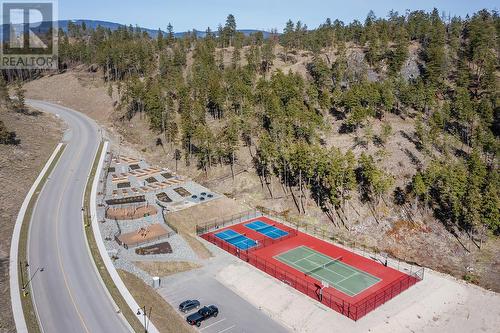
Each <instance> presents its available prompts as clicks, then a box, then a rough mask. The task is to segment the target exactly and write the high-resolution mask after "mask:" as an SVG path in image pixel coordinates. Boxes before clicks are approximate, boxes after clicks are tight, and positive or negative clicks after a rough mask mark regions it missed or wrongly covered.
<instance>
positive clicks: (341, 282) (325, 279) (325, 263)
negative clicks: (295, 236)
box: [274, 246, 380, 297]
mask: <svg viewBox="0 0 500 333" xmlns="http://www.w3.org/2000/svg"><path fill="white" fill-rule="evenodd" d="M274 258H275V259H276V260H279V261H281V262H282V263H284V264H286V265H288V266H291V267H293V268H295V269H296V270H298V271H300V272H302V273H304V274H306V275H309V276H311V277H314V278H315V279H317V280H318V281H320V282H322V283H323V284H324V285H326V287H333V288H335V289H337V290H339V291H341V292H343V293H344V294H346V295H348V296H351V297H353V296H356V295H357V294H359V293H361V292H363V291H364V290H365V289H367V288H369V287H371V286H373V285H374V284H376V283H377V282H379V281H380V279H379V278H377V277H375V276H373V275H371V274H368V273H366V272H364V271H362V270H359V269H357V268H354V267H352V266H350V265H347V264H345V263H343V262H342V259H343V258H342V257H338V258H332V257H329V256H327V255H324V254H322V253H320V252H318V251H315V250H313V249H311V248H309V247H307V246H298V247H296V248H294V249H291V250H289V251H286V252H283V253H280V254H279V255H277V256H275V257H274Z"/></svg>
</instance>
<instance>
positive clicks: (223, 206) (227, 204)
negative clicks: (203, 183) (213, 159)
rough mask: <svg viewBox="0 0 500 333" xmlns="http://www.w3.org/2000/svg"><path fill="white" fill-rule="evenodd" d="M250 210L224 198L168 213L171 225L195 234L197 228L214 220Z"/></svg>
mask: <svg viewBox="0 0 500 333" xmlns="http://www.w3.org/2000/svg"><path fill="white" fill-rule="evenodd" d="M248 209H249V208H248V207H246V206H243V205H242V204H239V203H238V202H236V201H235V200H233V199H229V198H226V197H222V198H219V199H215V200H212V201H208V202H206V203H203V204H200V205H196V206H193V207H190V208H189V209H183V210H180V211H177V212H172V213H168V215H167V218H168V220H169V222H170V223H172V224H173V225H175V226H176V227H177V228H178V229H179V230H183V231H185V232H186V233H191V234H194V233H195V231H196V230H195V226H196V225H197V224H203V223H205V222H208V221H210V220H213V219H219V218H224V217H229V216H231V215H236V214H239V213H242V212H245V211H247V210H248Z"/></svg>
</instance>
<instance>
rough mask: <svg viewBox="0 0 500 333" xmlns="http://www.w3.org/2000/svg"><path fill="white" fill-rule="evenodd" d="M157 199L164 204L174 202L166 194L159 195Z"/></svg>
mask: <svg viewBox="0 0 500 333" xmlns="http://www.w3.org/2000/svg"><path fill="white" fill-rule="evenodd" d="M156 197H157V198H158V200H160V201H162V202H167V203H168V202H172V199H170V197H169V196H168V195H167V193H165V192H161V193H158V194H157V195H156Z"/></svg>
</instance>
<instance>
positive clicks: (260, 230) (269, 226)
mask: <svg viewBox="0 0 500 333" xmlns="http://www.w3.org/2000/svg"><path fill="white" fill-rule="evenodd" d="M271 228H274V225H265V226H263V227H260V228H257V229H255V231H257V232H262V231H264V230H267V229H271Z"/></svg>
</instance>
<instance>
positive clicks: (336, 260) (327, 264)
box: [304, 256, 343, 275]
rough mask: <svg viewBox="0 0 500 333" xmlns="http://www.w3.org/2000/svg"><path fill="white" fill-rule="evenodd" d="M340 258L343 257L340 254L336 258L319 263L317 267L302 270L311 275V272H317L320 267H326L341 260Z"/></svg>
mask: <svg viewBox="0 0 500 333" xmlns="http://www.w3.org/2000/svg"><path fill="white" fill-rule="evenodd" d="M342 259H343V257H342V256H340V257H338V258H335V259H332V260H330V261H328V262H326V263H324V264H321V265H319V266H317V267H314V268H313V269H310V270H308V271H307V272H304V274H305V275H311V274H313V273H315V272H317V271H319V270H321V269H327V268H328V267H330V266H331V265H334V264H335V263H337V262H339V261H342Z"/></svg>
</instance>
